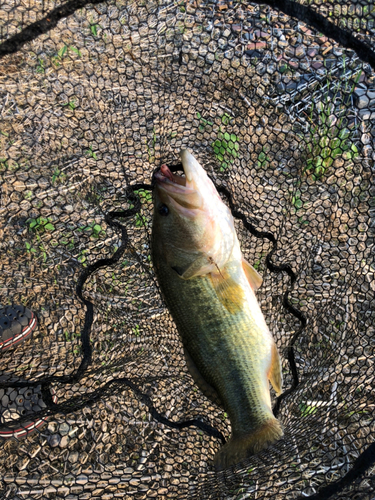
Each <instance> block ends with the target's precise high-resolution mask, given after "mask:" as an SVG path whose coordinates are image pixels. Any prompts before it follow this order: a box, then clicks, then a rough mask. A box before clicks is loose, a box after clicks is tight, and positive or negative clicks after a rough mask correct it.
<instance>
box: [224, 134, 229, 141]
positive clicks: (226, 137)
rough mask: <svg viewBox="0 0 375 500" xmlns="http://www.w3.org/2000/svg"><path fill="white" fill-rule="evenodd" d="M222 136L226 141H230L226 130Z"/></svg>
mask: <svg viewBox="0 0 375 500" xmlns="http://www.w3.org/2000/svg"><path fill="white" fill-rule="evenodd" d="M224 137H225V139H226V140H227V141H230V135H229V134H228V132H225V134H224Z"/></svg>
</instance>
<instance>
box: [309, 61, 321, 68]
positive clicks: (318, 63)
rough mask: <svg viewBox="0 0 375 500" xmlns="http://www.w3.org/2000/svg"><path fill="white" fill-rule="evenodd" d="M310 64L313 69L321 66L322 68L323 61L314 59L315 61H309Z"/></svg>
mask: <svg viewBox="0 0 375 500" xmlns="http://www.w3.org/2000/svg"><path fill="white" fill-rule="evenodd" d="M311 66H312V67H313V68H314V69H321V68H323V63H321V62H320V61H315V62H313V63H311Z"/></svg>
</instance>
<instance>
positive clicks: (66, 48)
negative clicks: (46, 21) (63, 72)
mask: <svg viewBox="0 0 375 500" xmlns="http://www.w3.org/2000/svg"><path fill="white" fill-rule="evenodd" d="M67 50H68V47H67V46H66V45H64V46H63V47H61V49H60V50H59V51H58V53H57V55H58V56H59V57H60V58H63V57H64V56H65V54H66V51H67Z"/></svg>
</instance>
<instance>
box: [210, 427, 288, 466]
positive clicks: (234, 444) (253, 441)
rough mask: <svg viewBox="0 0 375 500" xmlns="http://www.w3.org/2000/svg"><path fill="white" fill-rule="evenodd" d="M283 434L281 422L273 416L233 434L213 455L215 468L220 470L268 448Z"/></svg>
mask: <svg viewBox="0 0 375 500" xmlns="http://www.w3.org/2000/svg"><path fill="white" fill-rule="evenodd" d="M283 435H284V432H283V427H282V425H281V423H280V422H279V421H278V420H277V419H276V418H275V417H271V418H270V419H268V420H266V421H264V422H263V423H262V424H261V425H260V426H259V427H258V428H257V429H255V430H253V431H251V432H250V433H248V434H241V435H238V434H237V435H236V434H234V435H233V436H232V437H231V438H230V439H229V441H228V442H227V443H226V444H225V445H224V446H223V447H222V448H221V449H220V450H219V451H218V452H217V453H216V455H215V457H214V466H215V469H216V470H218V471H220V470H223V469H225V468H227V467H231V466H233V465H236V464H238V463H239V462H241V461H242V460H245V459H246V458H249V457H251V456H252V455H255V454H257V453H259V452H260V451H262V450H264V449H265V448H268V447H269V446H270V445H272V444H273V443H274V442H275V441H277V440H278V439H280V438H281V437H282V436H283Z"/></svg>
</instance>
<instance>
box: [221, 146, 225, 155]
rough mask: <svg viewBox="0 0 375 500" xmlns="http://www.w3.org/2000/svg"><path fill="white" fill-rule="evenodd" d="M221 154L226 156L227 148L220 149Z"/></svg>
mask: <svg viewBox="0 0 375 500" xmlns="http://www.w3.org/2000/svg"><path fill="white" fill-rule="evenodd" d="M220 153H221V154H222V155H224V154H225V148H223V147H221V148H220Z"/></svg>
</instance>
